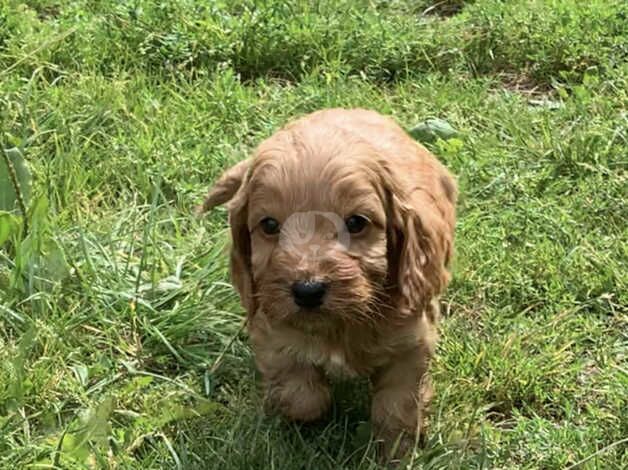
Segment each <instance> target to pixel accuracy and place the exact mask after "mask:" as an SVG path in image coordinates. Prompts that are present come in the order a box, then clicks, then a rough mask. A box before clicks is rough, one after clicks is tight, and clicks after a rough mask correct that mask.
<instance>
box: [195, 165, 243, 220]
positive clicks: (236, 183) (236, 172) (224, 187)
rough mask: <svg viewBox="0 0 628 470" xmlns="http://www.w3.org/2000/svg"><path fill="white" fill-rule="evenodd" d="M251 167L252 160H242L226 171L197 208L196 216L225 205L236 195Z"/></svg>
mask: <svg viewBox="0 0 628 470" xmlns="http://www.w3.org/2000/svg"><path fill="white" fill-rule="evenodd" d="M250 166H251V161H250V160H248V159H247V160H242V161H241V162H240V163H237V164H235V165H234V166H232V167H231V168H229V169H228V170H227V171H225V172H224V173H223V174H222V175H221V176H220V178H218V181H216V183H214V185H213V186H212V187H211V188H210V189H209V191H208V192H207V196H205V201H203V204H201V205H199V206H198V207H197V208H196V214H197V215H201V214H204V213H205V212H207V211H208V210H210V209H212V208H214V207H216V206H219V205H221V204H224V203H225V202H227V201H229V200H230V199H231V198H233V196H234V195H235V194H236V192H237V191H238V189H240V186H242V182H243V181H244V178H245V176H246V174H247V172H248V170H249V167H250Z"/></svg>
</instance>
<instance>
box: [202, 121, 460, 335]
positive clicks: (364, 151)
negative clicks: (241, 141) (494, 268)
mask: <svg viewBox="0 0 628 470" xmlns="http://www.w3.org/2000/svg"><path fill="white" fill-rule="evenodd" d="M405 177H407V175H405ZM403 178H404V175H403V174H401V173H398V169H396V168H394V167H391V166H390V165H389V163H388V161H387V159H386V155H381V150H376V149H375V148H373V147H372V146H371V145H369V144H368V143H367V142H366V141H364V140H362V139H359V138H356V137H355V136H353V135H350V134H347V133H343V132H342V131H339V130H334V131H333V132H322V133H321V132H316V130H308V129H295V128H288V129H287V130H283V131H280V132H278V133H277V134H275V135H274V136H273V137H271V138H270V139H268V140H267V141H265V142H264V143H262V144H261V145H260V147H259V148H258V149H257V151H256V154H255V155H254V157H253V158H252V159H250V160H247V161H246V162H244V163H240V164H239V166H236V167H234V168H232V169H231V170H229V171H228V172H227V173H226V174H225V175H224V176H223V178H221V180H220V181H219V182H218V183H217V184H216V186H215V187H214V188H213V189H212V190H211V191H210V194H209V195H208V198H207V201H210V202H209V203H207V201H206V204H205V205H204V208H205V209H208V208H210V207H211V206H213V205H215V204H216V203H220V202H224V200H227V199H228V198H229V197H230V196H233V198H232V199H231V202H230V204H229V211H230V212H229V213H230V225H231V232H232V238H233V245H232V253H231V262H232V263H231V266H232V278H233V281H234V283H235V285H236V287H237V289H238V291H239V293H240V295H241V298H242V302H243V305H244V306H245V308H246V309H247V311H248V313H249V315H253V314H255V312H256V311H257V310H258V309H259V308H261V309H262V310H263V311H264V313H265V315H266V316H267V317H268V318H269V319H270V320H271V321H277V322H289V323H292V324H309V325H315V324H316V323H317V322H325V323H327V324H329V322H332V323H334V322H345V323H367V322H368V323H372V322H377V321H379V320H382V319H386V318H387V316H390V315H400V316H407V315H411V314H413V313H417V312H420V311H421V310H422V309H423V307H424V305H425V304H426V303H427V302H429V301H430V300H431V299H432V297H433V296H435V295H437V294H438V293H439V292H440V290H441V289H442V288H443V287H444V285H445V283H446V282H447V272H446V269H445V265H446V263H447V260H448V258H449V252H450V249H451V235H450V232H451V229H452V227H451V226H449V225H448V224H447V221H446V220H444V219H443V215H442V213H441V212H439V208H438V206H437V205H434V200H433V199H434V195H432V194H431V193H429V192H428V194H422V192H421V191H408V190H407V188H404V184H402V180H403ZM234 182H237V183H234ZM439 187H440V188H442V187H443V186H442V185H441V186H439Z"/></svg>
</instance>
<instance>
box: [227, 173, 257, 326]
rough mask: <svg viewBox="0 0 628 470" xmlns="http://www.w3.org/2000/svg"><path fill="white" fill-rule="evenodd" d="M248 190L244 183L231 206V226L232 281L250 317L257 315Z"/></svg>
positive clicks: (244, 182)
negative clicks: (248, 220)
mask: <svg viewBox="0 0 628 470" xmlns="http://www.w3.org/2000/svg"><path fill="white" fill-rule="evenodd" d="M247 218H248V188H247V182H246V180H245V181H243V183H242V185H241V186H240V189H239V190H238V193H237V194H236V196H235V197H234V198H233V200H232V201H231V203H230V204H229V225H230V226H231V280H232V282H233V284H234V285H235V287H236V289H237V290H238V293H239V294H240V302H241V303H242V306H243V307H244V308H245V309H246V311H247V313H248V315H249V316H251V315H253V314H254V313H255V310H256V309H257V304H256V301H255V289H254V284H253V272H252V267H251V235H250V232H249V227H248V224H247Z"/></svg>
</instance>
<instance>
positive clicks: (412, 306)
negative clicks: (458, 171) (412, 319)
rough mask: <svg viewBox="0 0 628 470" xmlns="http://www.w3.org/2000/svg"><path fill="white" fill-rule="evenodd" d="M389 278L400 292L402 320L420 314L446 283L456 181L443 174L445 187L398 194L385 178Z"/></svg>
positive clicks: (400, 190)
mask: <svg viewBox="0 0 628 470" xmlns="http://www.w3.org/2000/svg"><path fill="white" fill-rule="evenodd" d="M388 177H389V178H392V180H391V181H388V185H387V186H388V191H389V194H388V198H389V219H390V220H389V250H392V253H390V254H389V259H390V260H392V262H391V263H390V265H391V269H393V270H394V272H391V273H389V278H390V279H391V282H392V284H393V286H396V289H397V291H398V293H399V306H398V308H399V312H400V313H401V314H402V315H403V316H408V315H416V314H421V312H423V311H424V310H426V307H427V305H428V304H429V303H430V302H431V301H432V299H433V298H435V297H437V296H438V295H439V294H440V293H441V292H442V291H443V290H444V288H445V287H446V285H447V283H448V282H449V271H448V269H447V268H448V264H449V261H450V258H451V255H452V251H453V238H454V211H455V209H454V203H455V183H454V182H453V179H452V178H451V177H450V176H449V175H448V174H443V175H442V178H446V181H447V184H446V185H445V184H444V183H443V182H442V181H444V180H440V181H438V182H436V184H430V185H427V184H426V185H425V187H421V186H419V185H417V186H414V187H413V188H412V189H411V191H410V192H407V191H404V190H402V188H400V187H399V185H398V184H396V182H395V180H394V176H393V175H390V174H389V176H388ZM426 311H429V309H427V310H426Z"/></svg>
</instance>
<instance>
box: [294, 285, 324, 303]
mask: <svg viewBox="0 0 628 470" xmlns="http://www.w3.org/2000/svg"><path fill="white" fill-rule="evenodd" d="M326 290H327V285H325V284H324V283H322V282H319V281H297V282H295V283H294V284H292V295H293V296H294V303H296V304H297V305H298V306H299V307H304V308H315V307H319V306H320V305H321V304H322V303H323V297H324V296H325V291H326Z"/></svg>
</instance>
